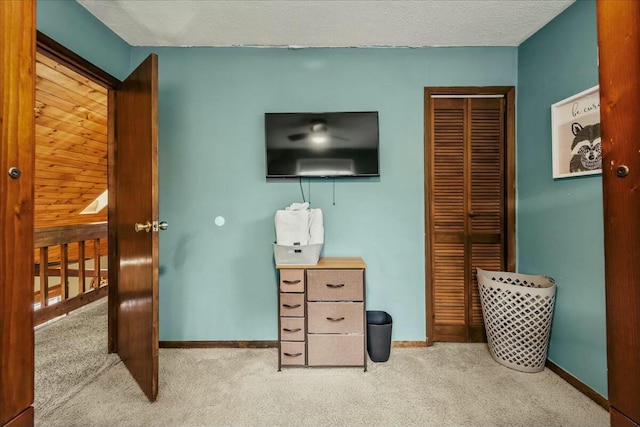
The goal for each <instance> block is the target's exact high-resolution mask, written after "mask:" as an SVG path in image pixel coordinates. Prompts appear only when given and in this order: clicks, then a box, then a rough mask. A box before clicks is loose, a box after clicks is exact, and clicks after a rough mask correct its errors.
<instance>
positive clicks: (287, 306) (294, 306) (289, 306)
mask: <svg viewBox="0 0 640 427" xmlns="http://www.w3.org/2000/svg"><path fill="white" fill-rule="evenodd" d="M282 306H283V307H284V308H298V307H300V304H282Z"/></svg>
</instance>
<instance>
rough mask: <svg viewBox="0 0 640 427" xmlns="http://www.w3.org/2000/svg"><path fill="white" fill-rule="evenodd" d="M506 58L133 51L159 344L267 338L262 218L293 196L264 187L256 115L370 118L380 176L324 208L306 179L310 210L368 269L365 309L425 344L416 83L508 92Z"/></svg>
mask: <svg viewBox="0 0 640 427" xmlns="http://www.w3.org/2000/svg"><path fill="white" fill-rule="evenodd" d="M516 51H517V50H516V48H448V49H444V48H442V49H375V48H371V49H348V48H347V49H295V50H294V49H259V48H159V49H150V48H133V55H132V63H133V64H137V63H138V62H140V61H141V60H142V59H143V58H144V57H145V56H146V55H147V54H148V53H149V52H156V53H158V55H159V81H160V83H159V85H160V88H159V90H160V94H159V97H160V99H159V105H160V107H159V108H160V112H159V120H160V130H159V135H160V137H159V138H160V143H159V144H160V148H159V162H160V166H159V172H160V214H161V218H162V219H163V220H165V221H168V222H169V224H170V228H169V230H168V231H167V232H163V233H162V234H161V235H160V257H161V276H160V339H161V340H274V339H276V338H277V302H276V271H275V269H274V261H273V251H272V246H271V244H272V242H273V241H274V240H275V229H274V223H273V217H274V213H275V211H276V210H277V209H281V208H284V206H286V205H288V204H290V203H292V202H298V201H301V194H300V188H299V184H298V182H297V181H275V182H267V181H266V179H265V153H264V113H265V112H275V111H362V110H375V111H379V118H380V162H381V177H380V178H379V179H377V178H376V179H341V180H337V181H336V185H335V199H336V204H335V206H334V205H333V204H332V198H333V196H332V190H333V187H332V181H331V180H326V179H325V180H322V179H316V180H313V181H311V196H310V198H311V204H312V206H314V207H319V208H322V209H323V211H324V219H325V246H324V253H323V254H324V255H325V256H361V257H363V258H364V260H365V262H366V263H367V265H368V270H367V298H368V301H367V308H369V309H382V310H386V311H388V312H389V313H390V314H391V315H392V316H393V319H394V329H393V339H394V340H424V339H425V310H424V306H425V296H424V286H425V285H424V283H425V264H424V197H423V162H424V160H423V126H424V120H423V109H424V108H423V88H424V87H425V86H446V85H456V86H465V85H469V86H474V85H515V83H516V73H517V71H516V63H517V57H516ZM304 188H305V191H307V183H306V181H305V184H304ZM307 196H308V194H307ZM218 215H221V216H223V217H225V218H226V220H227V223H226V225H225V226H224V227H216V226H215V225H213V219H214V218H215V217H216V216H218Z"/></svg>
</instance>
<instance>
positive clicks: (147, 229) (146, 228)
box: [133, 221, 151, 233]
mask: <svg viewBox="0 0 640 427" xmlns="http://www.w3.org/2000/svg"><path fill="white" fill-rule="evenodd" d="M133 228H134V230H136V233H139V232H141V231H144V232H146V233H148V232H150V231H151V223H150V222H149V221H147V222H146V223H145V224H142V223H139V222H137V223H136V225H134V226H133Z"/></svg>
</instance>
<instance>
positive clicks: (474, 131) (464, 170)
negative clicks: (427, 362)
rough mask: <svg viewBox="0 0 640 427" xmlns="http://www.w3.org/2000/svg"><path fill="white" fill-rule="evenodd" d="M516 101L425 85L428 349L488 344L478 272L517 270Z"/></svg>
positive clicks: (494, 91)
mask: <svg viewBox="0 0 640 427" xmlns="http://www.w3.org/2000/svg"><path fill="white" fill-rule="evenodd" d="M514 98H515V89H514V88H513V87H439V88H425V104H424V105H425V230H426V239H425V240H426V241H425V247H426V259H425V265H426V268H427V272H426V293H425V295H426V313H427V320H426V330H427V345H431V344H433V342H434V341H458V342H477V341H486V334H485V331H484V322H483V319H482V308H481V305H480V297H479V293H478V286H477V281H476V277H475V268H476V267H481V268H483V269H486V270H506V271H513V270H514V268H515V126H514V123H515V104H514Z"/></svg>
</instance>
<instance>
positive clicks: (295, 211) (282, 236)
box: [275, 202, 324, 246]
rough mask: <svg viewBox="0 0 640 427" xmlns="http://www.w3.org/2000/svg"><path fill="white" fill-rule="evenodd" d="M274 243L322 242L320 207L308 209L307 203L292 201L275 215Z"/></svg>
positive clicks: (291, 244)
mask: <svg viewBox="0 0 640 427" xmlns="http://www.w3.org/2000/svg"><path fill="white" fill-rule="evenodd" d="M275 224H276V244H278V245H283V246H294V245H315V244H322V243H324V223H323V218H322V209H309V203H306V202H305V203H292V204H291V205H290V206H287V207H286V208H284V210H277V211H276V216H275Z"/></svg>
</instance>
